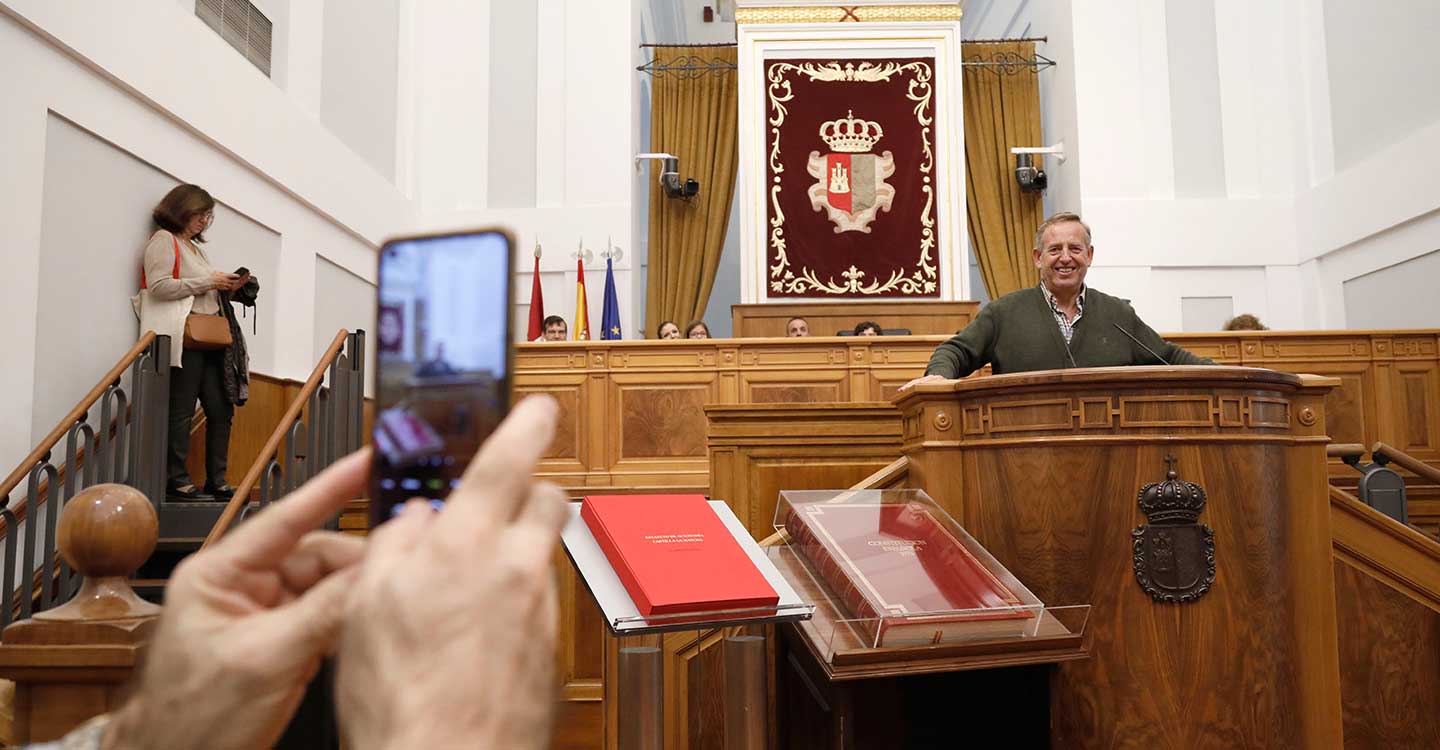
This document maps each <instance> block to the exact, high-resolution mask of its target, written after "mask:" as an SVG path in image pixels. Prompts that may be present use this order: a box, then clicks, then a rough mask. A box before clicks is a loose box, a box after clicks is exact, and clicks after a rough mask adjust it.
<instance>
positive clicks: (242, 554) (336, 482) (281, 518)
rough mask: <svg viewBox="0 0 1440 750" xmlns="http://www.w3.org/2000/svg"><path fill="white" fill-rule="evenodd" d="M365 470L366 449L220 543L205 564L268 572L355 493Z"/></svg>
mask: <svg viewBox="0 0 1440 750" xmlns="http://www.w3.org/2000/svg"><path fill="white" fill-rule="evenodd" d="M369 471H370V449H369V448H361V449H360V450H358V451H356V452H354V453H352V454H350V455H349V456H346V457H345V458H342V459H340V460H339V461H338V462H336V463H335V464H334V465H332V466H331V467H330V468H328V469H326V470H325V471H323V472H321V473H320V475H319V476H317V477H315V478H313V479H311V480H310V481H308V482H306V483H305V484H304V485H303V486H301V487H300V489H298V490H295V491H294V492H292V493H290V494H289V495H286V496H285V497H284V498H282V499H280V500H279V501H278V502H274V503H271V504H270V505H268V506H266V508H265V510H263V511H261V512H260V513H258V514H256V516H255V517H254V518H252V519H250V520H248V521H246V522H245V523H242V524H240V526H239V527H238V528H236V529H235V531H233V532H231V533H230V535H229V536H226V537H225V538H224V539H222V540H220V543H219V544H217V545H216V546H215V548H214V552H213V554H212V557H211V559H213V560H217V561H224V562H229V563H232V564H236V565H242V566H248V567H261V568H264V567H271V566H274V565H275V564H276V563H277V562H278V561H279V560H281V559H283V558H284V557H285V555H286V554H287V553H289V552H290V550H292V549H294V547H295V544H296V543H297V542H299V541H300V538H301V537H303V536H305V535H306V534H307V533H309V532H311V531H314V530H315V529H316V528H317V527H318V526H320V524H322V523H324V522H325V520H326V519H328V518H329V517H330V516H332V515H334V514H335V513H336V512H337V511H339V510H340V509H341V508H342V507H344V505H345V503H346V502H348V501H350V500H352V499H354V498H355V497H357V496H358V495H359V494H360V490H361V489H362V488H363V487H364V486H365V480H366V477H367V476H368V475H369Z"/></svg>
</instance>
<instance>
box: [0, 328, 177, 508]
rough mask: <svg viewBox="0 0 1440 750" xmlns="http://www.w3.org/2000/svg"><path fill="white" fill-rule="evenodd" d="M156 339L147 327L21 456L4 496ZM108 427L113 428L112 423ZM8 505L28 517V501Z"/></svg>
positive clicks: (1, 493) (1, 491)
mask: <svg viewBox="0 0 1440 750" xmlns="http://www.w3.org/2000/svg"><path fill="white" fill-rule="evenodd" d="M154 341H155V332H154V331H146V332H145V335H143V336H141V337H140V339H139V340H138V341H136V342H135V345H134V346H132V347H130V351H128V352H125V354H124V356H122V357H120V360H119V361H118V362H116V363H115V365H114V366H113V367H111V368H110V369H109V370H108V371H106V373H105V374H104V375H103V376H102V377H101V378H100V382H98V383H96V384H95V387H93V388H91V389H90V391H89V392H88V393H86V394H85V396H84V397H82V398H81V399H80V401H79V402H77V403H76V404H75V406H74V407H73V408H71V409H70V411H68V412H66V413H65V416H63V417H61V418H60V421H59V422H58V423H56V425H55V427H54V428H53V429H51V430H50V432H49V433H47V434H46V435H45V437H44V438H41V440H40V442H39V443H37V444H36V445H35V448H34V449H33V450H31V451H30V453H29V455H27V456H25V458H23V459H21V461H20V464H19V465H18V466H16V467H15V469H14V470H13V471H11V472H10V476H7V477H5V481H4V483H0V497H9V496H10V493H11V492H14V491H15V488H16V487H19V486H20V482H22V481H24V479H25V477H27V476H29V475H30V472H31V471H32V470H33V469H34V468H35V464H36V463H38V462H40V461H42V460H44V459H45V458H46V456H48V455H50V452H51V450H53V449H54V448H55V445H56V444H57V443H59V442H60V439H61V438H63V437H65V434H66V433H67V432H69V431H70V428H71V426H73V425H74V424H75V423H76V422H77V421H80V420H81V418H82V417H85V416H86V415H88V414H89V413H90V407H92V406H94V405H95V402H97V401H99V400H100V397H101V396H104V395H105V392H106V390H107V389H109V388H110V387H111V386H113V385H115V384H116V383H118V382H120V377H121V376H122V375H124V374H125V370H126V369H128V368H129V367H130V366H131V365H133V364H134V363H135V361H136V360H137V359H139V358H140V356H141V355H142V354H144V353H145V350H146V349H149V348H150V344H152V343H153V342H154ZM106 429H109V427H108V425H107V426H106ZM6 507H7V508H8V509H9V510H10V511H11V512H12V513H14V514H16V516H17V517H19V518H20V519H21V520H23V519H24V517H25V516H24V514H23V511H24V510H25V504H24V503H23V502H22V503H21V504H19V505H9V506H6ZM3 528H4V521H0V529H3Z"/></svg>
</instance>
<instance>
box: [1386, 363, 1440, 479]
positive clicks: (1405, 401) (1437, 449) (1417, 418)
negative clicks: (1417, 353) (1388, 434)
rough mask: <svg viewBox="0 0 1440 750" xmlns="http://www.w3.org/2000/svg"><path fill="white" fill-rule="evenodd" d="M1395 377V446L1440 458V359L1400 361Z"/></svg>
mask: <svg viewBox="0 0 1440 750" xmlns="http://www.w3.org/2000/svg"><path fill="white" fill-rule="evenodd" d="M1391 377H1392V379H1393V382H1392V385H1391V391H1390V399H1389V400H1388V401H1389V403H1390V404H1391V409H1392V414H1393V415H1394V423H1393V425H1392V437H1394V438H1395V439H1396V440H1397V441H1399V442H1398V443H1392V445H1394V446H1395V447H1396V448H1399V449H1400V450H1402V451H1404V452H1406V453H1408V454H1410V455H1412V456H1414V457H1415V458H1418V459H1420V460H1421V461H1428V462H1436V461H1440V362H1437V361H1434V360H1431V361H1419V362H1407V361H1404V360H1397V361H1396V362H1395V364H1394V369H1393V373H1392V376H1391ZM1386 442H1389V441H1386Z"/></svg>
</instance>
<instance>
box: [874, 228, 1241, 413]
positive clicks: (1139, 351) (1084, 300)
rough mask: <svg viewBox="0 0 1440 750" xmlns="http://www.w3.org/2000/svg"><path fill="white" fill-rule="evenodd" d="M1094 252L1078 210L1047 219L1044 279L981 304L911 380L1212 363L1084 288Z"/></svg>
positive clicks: (1041, 248) (1040, 259)
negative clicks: (986, 372) (986, 370)
mask: <svg viewBox="0 0 1440 750" xmlns="http://www.w3.org/2000/svg"><path fill="white" fill-rule="evenodd" d="M1094 257H1095V246H1094V245H1093V244H1091V237H1090V227H1089V226H1087V225H1086V224H1085V222H1083V221H1081V220H1080V217H1079V216H1078V215H1076V214H1072V213H1058V214H1055V215H1054V216H1051V217H1050V218H1048V219H1046V220H1045V222H1044V223H1042V224H1041V225H1040V228H1039V230H1038V231H1037V232H1036V234H1035V250H1034V258H1035V267H1036V268H1038V269H1040V283H1039V284H1038V285H1036V286H1034V287H1031V288H1029V289H1021V290H1020V291H1018V292H1012V293H1010V294H1007V295H1005V296H1004V297H1001V298H1000V299H997V300H995V301H994V302H991V303H990V304H988V305H986V306H985V307H984V308H983V309H981V310H980V314H979V316H977V317H976V318H975V320H974V321H973V322H971V323H970V325H968V326H966V327H965V330H963V331H961V332H960V333H958V334H956V335H955V336H954V337H952V338H951V339H950V340H949V341H946V342H945V343H943V344H941V345H940V346H939V347H937V348H936V349H935V353H934V354H933V355H931V357H930V364H929V365H927V366H926V368H925V375H924V376H923V377H919V378H916V379H914V380H912V381H910V382H909V383H906V384H905V385H904V386H903V387H902V388H901V390H904V389H906V388H909V387H910V386H912V385H915V384H917V383H925V382H930V381H936V380H946V379H952V378H963V377H965V376H966V375H969V374H970V373H972V372H974V371H976V370H978V369H980V368H981V367H984V366H985V365H986V364H989V365H991V369H992V370H993V371H994V372H995V374H997V375H999V374H1002V373H1007V372H1025V371H1027V370H1061V369H1065V368H1067V367H1115V366H1122V365H1213V364H1215V363H1214V362H1212V361H1210V360H1208V359H1206V358H1204V357H1200V356H1197V355H1195V354H1191V353H1190V352H1187V351H1185V350H1184V349H1182V348H1180V347H1179V346H1176V345H1175V344H1172V343H1170V342H1168V341H1166V340H1164V339H1162V338H1160V335H1159V334H1157V333H1155V331H1154V330H1152V329H1151V328H1150V326H1148V325H1146V324H1145V321H1143V320H1141V319H1140V316H1139V315H1136V314H1135V309H1134V308H1133V307H1131V306H1130V303H1129V301H1127V300H1123V299H1120V298H1119V297H1111V296H1110V295H1108V294H1105V293H1104V292H1101V291H1099V290H1096V289H1090V288H1087V287H1086V286H1085V273H1086V271H1088V270H1089V268H1090V261H1091V260H1093V259H1094Z"/></svg>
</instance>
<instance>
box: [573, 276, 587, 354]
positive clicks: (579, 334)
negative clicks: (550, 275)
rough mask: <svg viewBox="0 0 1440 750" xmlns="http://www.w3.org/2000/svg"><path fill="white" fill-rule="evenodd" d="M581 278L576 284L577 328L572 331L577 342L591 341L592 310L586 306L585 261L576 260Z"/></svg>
mask: <svg viewBox="0 0 1440 750" xmlns="http://www.w3.org/2000/svg"><path fill="white" fill-rule="evenodd" d="M575 265H576V268H577V270H578V272H579V277H578V279H577V281H576V284H575V327H574V328H572V329H571V330H572V331H574V333H573V334H572V335H573V336H574V339H575V340H576V341H589V340H590V309H589V308H588V307H586V306H585V259H583V258H576V259H575Z"/></svg>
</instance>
